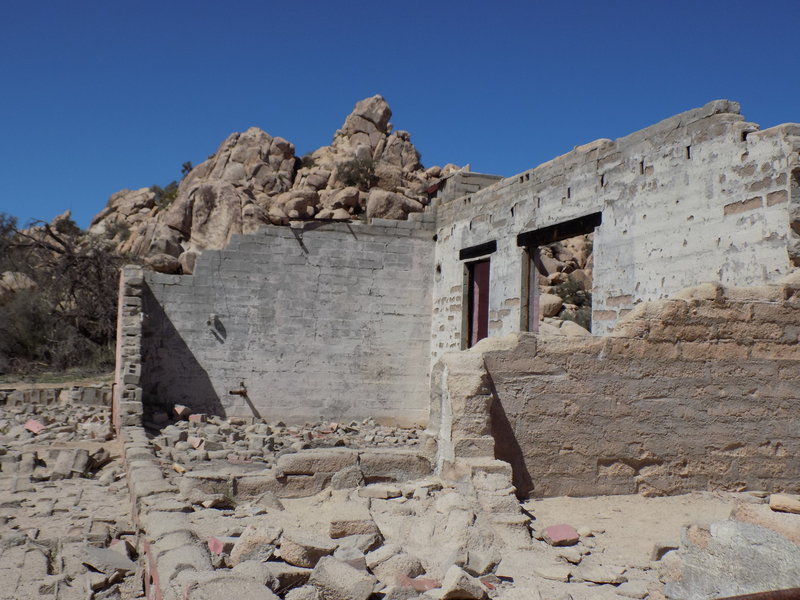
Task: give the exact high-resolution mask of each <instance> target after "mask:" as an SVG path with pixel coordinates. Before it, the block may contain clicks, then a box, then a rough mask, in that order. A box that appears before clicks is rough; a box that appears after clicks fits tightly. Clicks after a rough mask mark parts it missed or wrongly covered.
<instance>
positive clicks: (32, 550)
mask: <svg viewBox="0 0 800 600" xmlns="http://www.w3.org/2000/svg"><path fill="white" fill-rule="evenodd" d="M0 403H2V418H0V598H3V599H5V598H15V599H17V598H58V599H59V600H69V599H73V598H74V599H75V600H78V599H80V600H87V599H91V598H97V599H100V598H119V599H122V598H126V599H127V598H136V597H139V594H140V593H141V575H142V571H141V570H140V569H139V568H138V566H137V562H136V558H137V551H136V545H137V538H136V530H135V528H134V527H133V525H132V524H131V522H130V518H129V502H128V500H127V486H126V482H125V480H124V469H123V467H122V464H121V462H120V460H119V444H118V443H117V442H115V441H113V440H112V433H111V423H110V408H111V407H110V390H109V389H108V388H104V389H102V390H100V391H98V390H97V389H95V388H85V389H84V388H73V389H71V390H58V389H48V390H36V389H33V390H24V391H22V390H16V391H3V392H0ZM137 574H138V577H137Z"/></svg>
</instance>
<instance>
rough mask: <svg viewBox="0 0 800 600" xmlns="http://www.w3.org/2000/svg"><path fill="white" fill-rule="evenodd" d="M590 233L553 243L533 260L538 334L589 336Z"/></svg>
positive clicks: (592, 262)
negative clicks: (537, 308)
mask: <svg viewBox="0 0 800 600" xmlns="http://www.w3.org/2000/svg"><path fill="white" fill-rule="evenodd" d="M592 238H593V234H591V233H589V234H586V235H579V236H575V237H572V238H569V239H566V240H563V241H560V242H553V243H551V244H547V245H545V246H541V247H540V248H539V249H538V252H537V255H536V257H535V259H534V263H535V265H536V269H537V270H538V276H539V277H538V280H539V318H540V319H541V320H542V323H541V324H540V325H539V331H540V332H542V333H545V334H550V335H567V336H580V335H590V334H589V330H590V328H591V314H592V271H593V265H594V260H593V255H592Z"/></svg>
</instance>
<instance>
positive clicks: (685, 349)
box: [432, 285, 800, 496]
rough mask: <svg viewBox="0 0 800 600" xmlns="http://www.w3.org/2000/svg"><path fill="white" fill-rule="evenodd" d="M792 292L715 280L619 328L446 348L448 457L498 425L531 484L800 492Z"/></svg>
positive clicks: (540, 488) (591, 490)
mask: <svg viewBox="0 0 800 600" xmlns="http://www.w3.org/2000/svg"><path fill="white" fill-rule="evenodd" d="M796 292H797V290H796V289H794V288H792V287H791V286H782V287H781V286H774V287H766V288H750V289H748V288H742V289H736V288H731V289H728V290H723V289H722V288H721V287H720V286H714V285H706V286H701V287H699V288H694V289H690V290H687V291H685V292H684V293H682V294H681V296H682V297H680V298H675V299H669V300H661V301H656V302H651V303H647V304H643V305H640V306H639V307H637V309H635V310H634V312H633V313H631V314H630V315H629V317H628V318H627V319H625V320H624V321H623V322H622V323H621V325H620V326H619V327H618V329H617V330H616V331H615V333H614V336H612V337H609V338H588V339H587V338H582V339H576V338H545V337H539V338H537V337H536V335H534V334H519V335H511V336H507V337H505V338H500V339H497V340H486V341H485V342H481V343H480V344H478V345H477V346H476V347H475V348H473V349H472V350H470V351H468V352H464V353H460V354H452V355H449V357H447V358H446V360H443V361H442V363H440V365H439V366H438V367H437V368H436V369H435V373H436V374H437V383H438V388H437V386H434V403H433V404H434V407H433V409H432V423H433V424H434V425H435V427H436V428H437V430H438V433H439V436H440V439H443V440H444V443H443V444H442V448H441V451H440V464H441V463H446V462H448V461H453V460H457V459H458V458H460V457H464V456H475V455H476V454H480V453H481V452H484V453H485V451H486V448H485V446H486V444H485V443H483V444H482V443H481V440H484V441H485V439H486V436H488V435H489V434H491V435H492V437H493V438H494V453H495V455H496V457H497V458H501V459H504V460H507V461H508V462H510V463H511V464H512V466H513V467H514V476H515V477H514V479H515V485H516V486H517V488H518V490H519V491H520V492H522V493H524V494H528V493H530V494H532V495H535V496H558V495H575V496H581V495H597V494H624V493H634V492H639V493H645V494H653V495H657V494H676V493H680V492H685V491H690V490H703V489H725V490H742V489H751V490H770V491H776V490H790V491H798V490H800V460H798V458H797V457H798V455H800V429H799V428H798V422H800V403H798V399H800V344H798V339H799V337H800V298H798V296H797V295H796ZM462 363H463V364H470V365H472V366H471V368H470V369H461V368H460V365H461V364H462ZM465 373H466V374H465ZM437 405H438V408H437ZM486 407H490V408H489V413H488V414H487V412H486V411H487V408H486ZM448 413H450V414H448ZM475 442H478V443H475Z"/></svg>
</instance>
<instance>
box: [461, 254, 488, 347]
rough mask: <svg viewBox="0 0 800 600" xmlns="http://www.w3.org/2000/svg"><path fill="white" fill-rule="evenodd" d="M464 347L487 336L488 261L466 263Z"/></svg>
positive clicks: (470, 345)
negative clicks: (465, 329)
mask: <svg viewBox="0 0 800 600" xmlns="http://www.w3.org/2000/svg"><path fill="white" fill-rule="evenodd" d="M466 266H467V336H466V347H467V348H472V346H474V345H475V344H477V343H478V342H479V341H481V340H482V339H483V338H485V337H487V336H488V335H489V273H490V271H489V259H488V258H486V259H484V260H476V261H475V262H471V263H467V265H466Z"/></svg>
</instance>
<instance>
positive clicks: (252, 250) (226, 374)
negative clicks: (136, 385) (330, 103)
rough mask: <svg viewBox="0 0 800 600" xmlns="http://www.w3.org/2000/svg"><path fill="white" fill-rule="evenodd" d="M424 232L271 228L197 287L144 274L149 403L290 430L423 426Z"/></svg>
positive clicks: (429, 251) (426, 364)
mask: <svg viewBox="0 0 800 600" xmlns="http://www.w3.org/2000/svg"><path fill="white" fill-rule="evenodd" d="M426 227H427V225H426V224H424V223H421V222H398V221H381V220H376V221H375V224H373V225H369V226H366V225H357V224H328V225H322V226H320V225H318V224H311V225H309V226H306V228H304V229H291V228H285V227H267V228H265V229H262V230H261V231H260V232H258V233H257V234H253V235H249V236H235V237H234V238H233V240H232V242H231V244H230V245H229V246H228V248H227V249H225V250H222V251H208V250H207V251H205V252H204V253H203V254H202V255H201V256H200V258H199V259H198V262H197V265H196V268H195V271H194V275H191V276H190V275H183V276H181V275H163V274H158V273H148V274H147V275H146V277H145V280H146V288H147V289H146V293H145V298H144V323H143V372H142V379H143V381H142V386H143V392H144V399H145V404H148V403H149V404H151V405H153V404H159V403H161V404H166V405H169V404H171V403H180V404H185V405H188V406H190V407H192V408H194V409H195V410H196V411H205V412H210V413H217V414H220V413H224V414H226V415H228V416H232V415H237V416H253V415H254V414H256V415H260V416H261V417H263V418H266V419H273V420H283V421H287V422H304V421H307V420H316V419H319V418H321V417H324V418H328V419H333V420H337V421H345V422H347V421H349V420H351V419H360V418H362V419H363V418H366V417H375V418H376V419H379V420H384V421H387V422H394V423H400V424H413V423H425V422H426V421H427V415H428V404H429V373H430V359H429V347H430V340H429V336H430V312H431V288H432V281H431V280H432V275H433V240H432V238H433V232H432V230H429V229H427V228H426ZM242 384H243V385H242ZM245 389H246V395H235V394H231V393H230V392H231V391H242V392H244V390H245Z"/></svg>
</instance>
